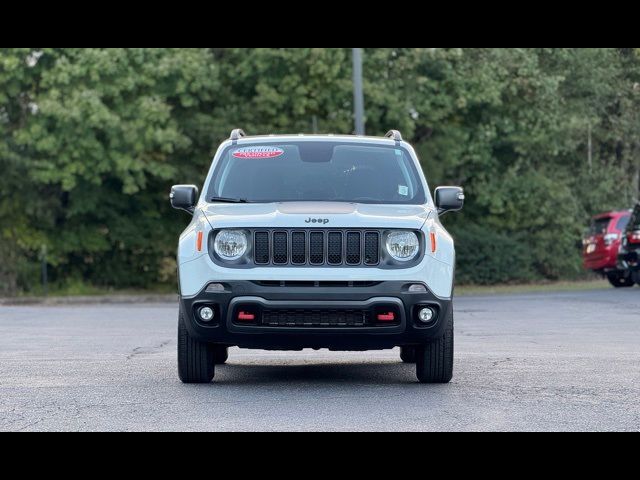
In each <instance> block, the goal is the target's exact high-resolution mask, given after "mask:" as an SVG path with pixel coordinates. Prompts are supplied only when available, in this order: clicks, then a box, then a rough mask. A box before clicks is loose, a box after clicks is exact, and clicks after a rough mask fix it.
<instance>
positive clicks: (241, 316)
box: [238, 312, 256, 322]
mask: <svg viewBox="0 0 640 480" xmlns="http://www.w3.org/2000/svg"><path fill="white" fill-rule="evenodd" d="M255 319H256V316H255V315H254V314H253V313H246V312H238V320H242V321H243V322H252V321H254V320H255Z"/></svg>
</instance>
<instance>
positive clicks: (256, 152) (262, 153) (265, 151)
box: [233, 147, 284, 158]
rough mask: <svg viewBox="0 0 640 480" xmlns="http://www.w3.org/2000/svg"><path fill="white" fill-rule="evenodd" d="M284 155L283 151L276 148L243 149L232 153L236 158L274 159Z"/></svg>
mask: <svg viewBox="0 0 640 480" xmlns="http://www.w3.org/2000/svg"><path fill="white" fill-rule="evenodd" d="M280 155H284V150H282V149H281V148H277V147H244V148H239V149H238V150H236V151H235V152H233V156H234V157H236V158H275V157H279V156H280Z"/></svg>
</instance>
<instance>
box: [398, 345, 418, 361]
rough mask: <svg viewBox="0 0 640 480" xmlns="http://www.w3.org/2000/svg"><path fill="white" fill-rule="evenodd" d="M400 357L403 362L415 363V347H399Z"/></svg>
mask: <svg viewBox="0 0 640 480" xmlns="http://www.w3.org/2000/svg"><path fill="white" fill-rule="evenodd" d="M400 359H401V360H402V362H403V363H416V347H400Z"/></svg>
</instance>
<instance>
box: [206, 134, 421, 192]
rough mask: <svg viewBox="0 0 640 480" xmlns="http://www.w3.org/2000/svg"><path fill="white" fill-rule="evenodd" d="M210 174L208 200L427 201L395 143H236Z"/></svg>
mask: <svg viewBox="0 0 640 480" xmlns="http://www.w3.org/2000/svg"><path fill="white" fill-rule="evenodd" d="M212 178H213V179H212V181H211V183H210V185H209V188H208V190H207V201H215V200H214V199H215V198H223V199H227V200H230V199H236V200H242V201H247V202H259V203H269V202H295V201H325V202H326V201H334V202H355V203H385V204H424V203H426V197H425V192H424V189H423V187H422V182H421V180H420V176H419V174H418V171H417V169H416V167H415V165H414V162H413V160H412V158H411V156H410V155H409V153H408V152H407V151H406V150H404V149H402V148H398V147H394V146H378V145H371V144H358V143H340V142H326V141H324V142H320V141H319V142H314V141H298V142H295V141H291V142H287V143H282V144H274V143H265V144H260V143H256V144H254V145H247V144H243V145H235V146H231V147H229V148H227V149H226V150H225V151H224V152H223V154H222V156H221V158H220V161H219V162H218V164H217V166H216V169H215V171H214V174H213V177H212Z"/></svg>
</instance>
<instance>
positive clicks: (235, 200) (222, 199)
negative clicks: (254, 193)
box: [209, 197, 250, 203]
mask: <svg viewBox="0 0 640 480" xmlns="http://www.w3.org/2000/svg"><path fill="white" fill-rule="evenodd" d="M209 201H210V202H222V203H250V202H249V200H247V199H246V198H226V197H211V198H210V199H209Z"/></svg>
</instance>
